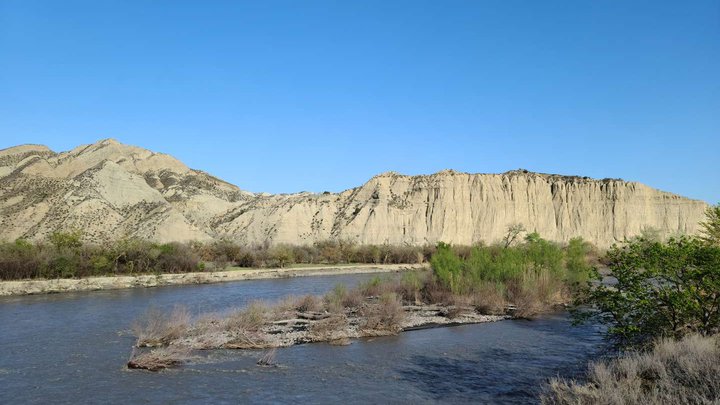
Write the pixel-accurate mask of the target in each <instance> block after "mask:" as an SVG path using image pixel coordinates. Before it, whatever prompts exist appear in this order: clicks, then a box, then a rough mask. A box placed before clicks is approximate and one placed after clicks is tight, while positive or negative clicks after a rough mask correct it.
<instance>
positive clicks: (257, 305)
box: [225, 301, 268, 332]
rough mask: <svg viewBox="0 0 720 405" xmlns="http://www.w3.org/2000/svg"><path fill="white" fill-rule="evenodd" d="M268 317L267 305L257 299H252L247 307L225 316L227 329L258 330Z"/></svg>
mask: <svg viewBox="0 0 720 405" xmlns="http://www.w3.org/2000/svg"><path fill="white" fill-rule="evenodd" d="M267 318H268V307H267V306H266V305H265V304H263V303H262V302H259V301H253V302H251V303H250V305H248V306H247V308H244V309H242V310H239V311H235V312H233V313H232V314H230V316H228V318H227V322H226V324H225V326H226V328H227V329H228V330H237V331H250V332H255V331H258V330H259V329H260V328H261V327H262V326H263V325H265V322H266V321H267Z"/></svg>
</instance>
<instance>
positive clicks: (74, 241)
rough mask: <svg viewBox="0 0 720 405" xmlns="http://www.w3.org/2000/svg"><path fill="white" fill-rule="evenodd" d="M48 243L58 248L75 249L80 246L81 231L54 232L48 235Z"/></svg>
mask: <svg viewBox="0 0 720 405" xmlns="http://www.w3.org/2000/svg"><path fill="white" fill-rule="evenodd" d="M50 243H52V244H53V246H55V248H56V249H58V250H63V249H77V248H79V247H81V246H82V232H81V231H72V232H54V233H53V234H52V235H50Z"/></svg>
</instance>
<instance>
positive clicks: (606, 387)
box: [543, 206, 720, 404]
mask: <svg viewBox="0 0 720 405" xmlns="http://www.w3.org/2000/svg"><path fill="white" fill-rule="evenodd" d="M719 214H720V206H715V207H711V208H709V209H708V211H707V220H706V221H705V222H703V223H701V226H702V233H701V235H699V236H681V237H677V238H670V239H668V240H666V241H662V240H657V239H648V238H643V237H640V238H636V239H633V240H631V241H628V242H626V243H624V244H623V245H621V246H614V247H613V248H612V249H610V251H609V252H608V254H607V260H606V261H607V263H608V264H609V267H610V274H611V276H612V277H614V278H615V279H616V281H617V282H616V283H613V284H611V285H606V284H602V283H600V281H601V279H602V277H601V276H600V274H598V273H597V272H595V274H594V277H593V278H594V279H595V281H596V282H595V283H590V284H589V285H588V287H587V288H586V290H585V292H584V294H580V295H579V296H578V301H577V303H578V304H582V305H585V306H589V307H590V308H591V309H590V310H587V309H584V310H582V311H578V312H577V314H576V316H577V319H578V320H579V321H587V320H593V321H596V322H597V321H599V322H601V323H604V324H606V325H607V326H608V329H607V330H608V332H607V333H608V337H609V338H610V339H611V341H612V342H614V343H615V344H616V345H617V347H618V348H619V349H620V350H621V353H623V354H622V355H621V356H619V357H617V358H615V359H611V360H607V361H599V362H596V363H593V364H591V365H590V367H589V369H588V373H587V376H586V381H585V382H577V381H572V380H562V379H556V380H553V381H551V383H550V384H549V386H548V388H547V390H546V393H545V394H544V396H543V402H544V403H546V404H615V403H616V404H620V403H622V404H645V403H667V404H679V403H698V404H701V403H717V402H718V401H720V380H718V378H717V375H718V373H719V372H720V242H719V241H720V239H719V238H718V230H719V229H720V215H719ZM586 308H587V307H586Z"/></svg>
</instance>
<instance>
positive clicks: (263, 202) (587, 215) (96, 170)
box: [0, 139, 706, 247]
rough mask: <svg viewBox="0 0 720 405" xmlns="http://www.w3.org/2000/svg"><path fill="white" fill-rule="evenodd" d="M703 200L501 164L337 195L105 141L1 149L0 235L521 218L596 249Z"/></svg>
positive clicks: (391, 234)
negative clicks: (58, 149)
mask: <svg viewBox="0 0 720 405" xmlns="http://www.w3.org/2000/svg"><path fill="white" fill-rule="evenodd" d="M705 208H706V204H705V203H704V202H702V201H696V200H690V199H687V198H684V197H680V196H677V195H674V194H671V193H667V192H663V191H658V190H655V189H652V188H650V187H647V186H645V185H643V184H640V183H634V182H625V181H622V180H619V179H603V180H594V179H589V178H587V177H573V176H558V175H548V174H538V173H531V172H527V171H522V170H519V171H511V172H507V173H503V174H467V173H457V172H454V171H443V172H439V173H436V174H433V175H428V176H403V175H400V174H397V173H384V174H381V175H378V176H376V177H373V178H372V179H370V181H368V182H367V183H365V184H364V185H362V186H360V187H358V188H354V189H350V190H347V191H344V192H342V193H339V194H331V193H324V194H311V193H300V194H290V195H286V194H282V195H265V194H263V195H256V194H253V193H249V192H245V191H242V190H240V189H238V188H237V187H236V186H234V185H232V184H229V183H226V182H224V181H222V180H219V179H217V178H215V177H212V176H210V175H209V174H207V173H204V172H202V171H198V170H193V169H190V168H188V167H187V166H185V165H184V164H183V163H182V162H180V161H178V160H177V159H175V158H173V157H171V156H169V155H165V154H161V153H153V152H150V151H148V150H145V149H142V148H138V147H134V146H128V145H123V144H121V143H119V142H117V141H115V140H112V139H107V140H103V141H100V142H98V143H95V144H92V145H83V146H80V147H77V148H75V149H73V150H71V151H69V152H62V153H55V152H53V151H51V150H50V149H48V148H47V147H45V146H40V145H22V146H17V147H13V148H9V149H5V150H2V151H0V227H1V228H0V229H2V234H0V239H5V240H13V239H16V238H21V237H22V238H29V239H35V240H40V239H44V238H46V237H47V236H48V234H50V233H52V232H53V231H56V230H72V229H80V230H82V231H83V233H84V237H85V238H86V239H88V240H89V241H94V242H98V241H103V240H110V239H117V238H122V237H125V236H137V237H142V238H147V239H152V240H157V241H187V240H211V239H219V238H227V239H231V240H235V241H238V242H241V243H265V242H269V243H295V244H304V243H312V242H314V241H318V240H325V239H333V238H343V239H352V240H355V241H357V242H359V243H376V244H382V243H390V244H413V245H417V244H426V243H435V242H437V241H446V242H452V243H461V244H470V243H473V242H477V241H481V240H482V241H485V242H494V241H497V240H500V239H501V238H502V237H503V236H504V234H505V230H506V228H507V226H508V225H509V224H511V223H517V222H520V223H522V224H524V225H525V227H526V228H527V229H529V230H537V231H538V232H539V233H540V234H541V235H543V236H544V237H546V238H548V239H552V240H557V241H567V240H568V239H570V238H572V237H574V236H582V237H583V238H585V239H587V240H589V241H592V242H594V243H595V244H597V245H598V246H601V247H607V246H609V245H610V244H612V243H613V242H616V241H619V240H623V239H624V238H626V237H630V236H634V235H637V234H638V233H639V232H640V231H641V230H642V229H643V228H644V227H652V228H656V229H659V230H660V231H661V232H662V233H664V234H674V233H694V232H695V231H696V230H697V223H698V222H699V221H700V220H702V218H703V213H704V209H705Z"/></svg>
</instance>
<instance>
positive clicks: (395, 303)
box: [361, 293, 405, 333]
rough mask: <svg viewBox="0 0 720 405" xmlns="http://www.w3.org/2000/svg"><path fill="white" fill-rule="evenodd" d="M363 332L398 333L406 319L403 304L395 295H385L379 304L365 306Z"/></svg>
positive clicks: (362, 310)
mask: <svg viewBox="0 0 720 405" xmlns="http://www.w3.org/2000/svg"><path fill="white" fill-rule="evenodd" d="M361 314H362V317H363V324H362V325H361V329H362V330H363V331H366V332H368V331H376V332H388V333H397V332H399V331H400V330H401V323H402V321H403V319H404V318H405V311H404V310H403V307H402V302H400V299H399V297H398V296H397V295H395V294H394V293H388V294H383V295H382V296H381V297H380V298H379V299H378V301H377V302H375V303H370V304H367V305H365V306H364V307H363V308H362V309H361Z"/></svg>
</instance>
